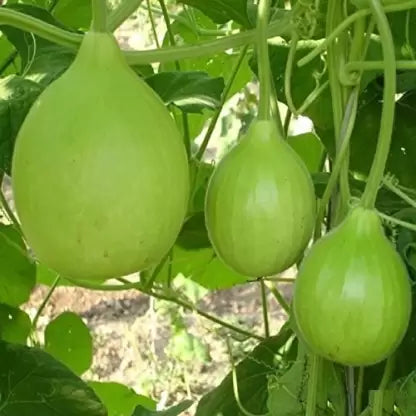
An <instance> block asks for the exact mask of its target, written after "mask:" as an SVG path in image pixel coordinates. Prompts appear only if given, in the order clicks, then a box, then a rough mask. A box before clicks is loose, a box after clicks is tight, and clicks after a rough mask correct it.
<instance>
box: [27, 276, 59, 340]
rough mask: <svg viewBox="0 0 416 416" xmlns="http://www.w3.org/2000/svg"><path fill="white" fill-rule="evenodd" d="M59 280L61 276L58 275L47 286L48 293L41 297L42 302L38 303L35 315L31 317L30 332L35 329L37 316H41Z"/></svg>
mask: <svg viewBox="0 0 416 416" xmlns="http://www.w3.org/2000/svg"><path fill="white" fill-rule="evenodd" d="M60 280H61V277H60V276H59V275H58V276H56V278H55V280H54V281H53V283H52V286H51V287H50V288H49V291H48V293H47V294H46V296H45V298H44V299H43V301H42V303H41V304H40V306H39V308H38V310H37V311H36V315H35V317H34V318H33V321H32V332H33V331H35V330H36V328H37V325H38V321H39V318H40V317H41V315H42V312H43V311H44V309H45V307H46V305H47V304H48V302H49V300H50V298H51V297H52V295H53V292H55V289H56V288H57V286H58V283H59V281H60Z"/></svg>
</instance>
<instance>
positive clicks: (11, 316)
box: [0, 304, 31, 345]
mask: <svg viewBox="0 0 416 416" xmlns="http://www.w3.org/2000/svg"><path fill="white" fill-rule="evenodd" d="M30 329H31V322H30V318H29V316H28V315H27V314H26V313H25V312H23V311H22V310H20V309H17V308H13V307H11V306H8V305H3V304H0V339H1V340H3V341H6V342H12V343H16V344H23V345H24V344H26V339H27V337H28V336H29V333H30Z"/></svg>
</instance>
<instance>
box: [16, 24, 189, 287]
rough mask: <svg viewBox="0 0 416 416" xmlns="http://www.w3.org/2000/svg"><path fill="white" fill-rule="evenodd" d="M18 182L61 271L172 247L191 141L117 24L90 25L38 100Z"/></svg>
mask: <svg viewBox="0 0 416 416" xmlns="http://www.w3.org/2000/svg"><path fill="white" fill-rule="evenodd" d="M12 182H13V190H14V196H15V201H16V208H17V212H18V215H19V218H20V220H21V225H22V229H23V231H24V234H25V236H26V238H27V241H28V243H29V245H30V246H31V247H32V249H33V251H34V253H35V254H36V256H37V258H38V259H39V260H40V261H41V262H43V263H44V264H45V265H46V266H49V267H50V268H52V269H54V270H56V271H57V272H58V273H60V274H61V275H62V276H67V277H69V278H73V279H82V280H93V279H97V280H105V279H108V278H113V277H118V276H122V275H126V274H129V273H133V272H137V271H139V270H143V269H146V268H148V267H150V266H153V265H155V264H157V263H158V262H159V261H160V260H161V259H162V258H163V257H164V256H165V255H166V253H167V252H168V251H169V249H170V248H171V246H172V245H173V243H174V241H175V239H176V237H177V235H178V233H179V230H180V228H181V225H182V223H183V220H184V216H185V214H186V210H187V203H188V194H189V172H188V163H187V157H186V152H185V148H184V146H183V142H182V138H181V135H180V133H179V131H178V129H177V127H176V125H175V123H174V121H173V119H172V117H171V116H170V114H169V112H168V111H167V109H166V108H165V106H164V104H163V103H162V101H161V100H160V98H159V97H158V96H157V95H156V94H155V93H154V92H153V90H151V88H150V87H148V86H147V84H146V83H145V82H144V81H143V80H141V79H140V78H139V77H138V76H137V74H136V73H135V72H134V71H133V70H132V69H131V68H130V67H129V66H128V65H127V63H126V61H125V59H124V57H123V55H122V53H121V51H120V49H119V47H118V45H117V42H116V40H115V39H114V37H113V35H112V34H109V33H98V32H94V31H91V32H89V33H87V34H86V35H85V37H84V39H83V42H82V45H81V47H80V50H79V52H78V54H77V57H76V59H75V61H74V62H73V64H72V65H71V66H70V68H69V69H68V70H67V71H66V72H65V73H64V74H63V75H62V76H61V77H60V78H59V79H58V80H56V81H55V82H54V83H52V84H51V85H50V86H49V87H48V88H47V89H46V90H45V91H44V92H43V93H42V94H41V96H40V97H39V99H38V100H37V101H36V102H35V103H34V105H33V107H32V108H31V110H30V112H29V114H28V116H27V118H26V119H25V121H24V123H23V125H22V127H21V130H20V132H19V134H18V137H17V141H16V146H15V151H14V156H13V164H12Z"/></svg>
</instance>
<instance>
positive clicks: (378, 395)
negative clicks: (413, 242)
mask: <svg viewBox="0 0 416 416" xmlns="http://www.w3.org/2000/svg"><path fill="white" fill-rule="evenodd" d="M377 1H378V0H377ZM395 361H396V357H395V355H394V354H392V355H390V357H389V358H387V361H386V366H385V367H384V372H383V377H382V379H381V381H380V385H379V387H378V390H377V391H375V392H374V400H373V412H372V413H373V416H383V407H384V390H385V389H386V388H387V385H388V384H389V383H390V380H391V377H392V375H393V370H394V366H395Z"/></svg>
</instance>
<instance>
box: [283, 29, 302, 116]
mask: <svg viewBox="0 0 416 416" xmlns="http://www.w3.org/2000/svg"><path fill="white" fill-rule="evenodd" d="M298 41H299V35H298V33H297V32H296V30H294V31H293V32H292V37H291V40H290V48H289V54H288V57H287V61H286V69H285V80H284V88H285V97H286V102H287V106H288V107H289V110H290V111H291V113H292V114H293V115H294V116H295V117H296V116H297V115H298V114H299V113H300V112H298V110H296V106H295V103H294V102H293V97H292V74H293V64H294V63H295V57H296V47H297V45H298ZM300 114H301V113H300Z"/></svg>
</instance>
